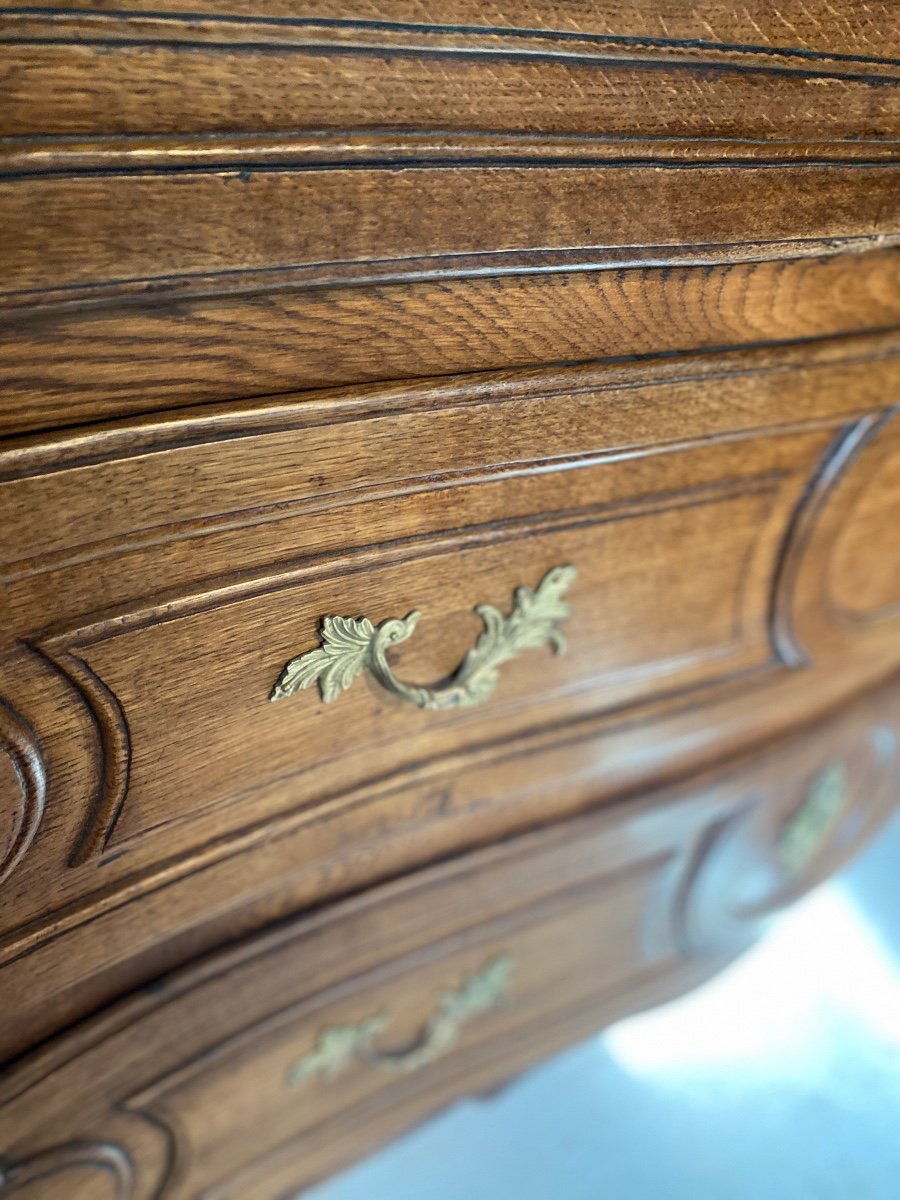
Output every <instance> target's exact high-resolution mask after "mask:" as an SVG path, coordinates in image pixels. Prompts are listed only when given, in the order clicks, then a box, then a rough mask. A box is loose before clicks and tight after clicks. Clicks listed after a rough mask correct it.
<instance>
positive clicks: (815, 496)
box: [772, 410, 895, 667]
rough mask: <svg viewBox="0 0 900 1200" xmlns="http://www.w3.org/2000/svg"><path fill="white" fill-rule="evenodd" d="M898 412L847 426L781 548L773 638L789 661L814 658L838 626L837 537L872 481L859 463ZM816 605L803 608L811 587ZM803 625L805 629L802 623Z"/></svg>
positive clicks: (802, 662)
mask: <svg viewBox="0 0 900 1200" xmlns="http://www.w3.org/2000/svg"><path fill="white" fill-rule="evenodd" d="M894 415H895V413H894V411H893V410H888V411H887V412H876V413H870V414H868V415H867V416H865V417H862V418H861V419H860V420H858V421H854V422H852V423H850V424H848V425H846V426H845V427H844V428H843V429H842V430H841V431H840V432H839V434H838V436H837V437H836V439H835V440H834V442H833V443H832V445H831V447H830V449H829V451H828V453H827V454H826V455H825V457H824V459H823V461H822V462H821V464H820V466H819V469H818V471H817V473H816V474H815V476H814V477H813V479H812V480H811V481H810V484H809V487H808V488H807V489H806V492H805V493H804V495H803V496H802V498H801V500H800V503H799V505H798V506H797V510H796V512H795V513H794V516H793V519H792V521H791V524H790V527H789V529H788V532H787V536H786V538H785V543H784V546H783V549H782V552H781V556H780V560H779V564H778V570H777V573H776V578H775V585H774V588H773V598H772V637H773V640H774V642H775V645H776V648H777V651H778V654H779V656H780V658H781V660H782V661H783V662H785V663H786V664H787V665H788V666H793V667H798V666H803V665H805V664H806V663H808V662H809V661H810V660H811V658H812V657H813V653H812V643H813V642H814V641H817V640H818V639H819V637H821V636H822V634H823V632H825V631H829V630H830V631H831V632H834V631H835V629H836V625H837V622H836V618H835V614H834V613H833V612H832V611H831V607H830V604H829V602H828V591H827V576H828V568H829V564H830V561H831V552H832V549H833V547H834V543H835V540H836V538H837V537H838V535H839V533H840V531H841V530H842V529H843V528H844V527H845V523H846V520H847V519H848V517H849V514H850V511H851V509H852V506H853V502H854V501H855V500H856V498H857V495H858V493H859V492H860V491H861V490H862V488H863V487H864V485H865V483H866V481H867V478H868V476H867V474H866V473H865V472H860V471H856V472H854V470H853V468H854V467H855V466H856V465H857V464H858V463H859V461H860V459H861V458H862V457H863V456H864V455H865V456H866V457H868V453H869V451H870V450H871V449H872V448H873V447H874V448H875V450H876V453H877V452H878V448H879V443H880V441H881V436H880V435H881V434H882V432H883V430H884V429H885V427H886V426H887V425H888V424H889V423H890V422H891V420H892V419H893V417H894ZM807 590H808V591H809V593H810V595H811V596H813V597H814V599H815V610H814V611H813V612H812V614H810V613H809V612H803V611H802V610H803V608H804V606H803V604H802V601H801V597H802V596H803V595H804V593H805V592H806V591H807ZM801 624H802V625H803V626H804V628H802V629H801V628H800V626H801Z"/></svg>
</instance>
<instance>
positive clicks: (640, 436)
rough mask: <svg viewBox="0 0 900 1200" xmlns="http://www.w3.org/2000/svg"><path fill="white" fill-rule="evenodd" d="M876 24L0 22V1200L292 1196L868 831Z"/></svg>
mask: <svg viewBox="0 0 900 1200" xmlns="http://www.w3.org/2000/svg"><path fill="white" fill-rule="evenodd" d="M893 15H894V14H893V10H892V7H891V6H890V5H886V4H883V3H879V2H873V3H871V4H868V5H865V6H863V5H857V4H851V3H850V2H849V0H831V3H828V4H826V3H824V2H820V0H804V2H803V3H800V0H797V2H796V3H794V2H793V0H786V3H785V4H782V5H779V6H778V7H776V6H773V5H772V4H770V3H767V2H765V0H749V3H747V4H744V5H741V6H739V9H738V10H733V9H731V8H728V7H727V6H725V5H723V4H719V3H718V2H715V3H712V2H711V3H699V2H694V0H691V3H688V2H687V0H684V2H676V3H674V4H665V5H663V4H662V3H661V2H660V0H636V2H635V3H630V4H625V3H624V2H622V3H619V2H618V0H607V2H606V3H601V4H599V5H597V4H592V5H584V4H575V3H568V2H565V0H559V2H555V3H553V4H550V3H547V2H546V0H509V2H508V3H506V4H503V5H501V6H500V7H499V8H498V7H497V6H496V5H493V6H488V7H487V8H486V7H485V6H484V5H479V4H476V3H474V0H439V2H438V3H436V4H433V5H431V6H429V11H428V14H427V20H425V19H424V15H423V11H422V7H421V5H416V4H410V3H408V2H407V0H400V2H399V3H397V4H392V5H387V4H385V3H383V2H382V0H357V2H355V3H352V4H350V5H346V4H341V5H335V4H334V3H333V2H332V0H311V3H310V4H308V5H306V6H304V7H302V8H301V7H300V6H299V5H297V4H295V3H294V2H293V0H279V2H278V3H276V4H270V5H266V6H259V5H253V4H251V3H250V0H233V2H232V3H229V4H228V5H227V6H223V5H222V4H220V3H215V4H213V3H206V2H205V0H198V4H196V5H194V6H193V8H191V10H190V11H189V12H188V11H186V10H184V9H183V8H182V7H180V6H179V5H177V4H176V3H174V0H171V2H170V0H159V2H156V0H154V2H153V3H151V2H150V0H147V3H143V2H141V0H130V2H128V3H126V4H125V7H124V9H123V7H122V4H121V3H116V4H113V3H111V2H110V3H106V2H105V0H90V2H88V0H85V2H84V3H77V2H76V3H73V4H72V5H70V6H69V7H68V8H65V9H62V8H59V7H58V6H50V5H46V4H37V5H32V6H30V7H28V8H22V7H18V8H13V7H11V6H5V7H0V72H2V73H3V74H4V77H5V78H6V81H7V84H8V87H7V88H6V91H5V93H4V96H3V99H2V100H0V224H2V227H3V230H4V233H5V235H6V236H5V238H4V241H3V248H2V250H0V265H2V268H3V271H2V275H0V604H2V613H3V618H2V621H0V1012H2V1013H3V1014H4V1020H3V1021H2V1022H0V1062H6V1063H7V1068H6V1069H5V1070H4V1071H3V1072H2V1076H0V1130H2V1143H0V1197H2V1200H6V1197H7V1196H9V1197H15V1200H73V1198H76V1197H77V1198H79V1200H162V1197H163V1196H165V1197H166V1198H167V1200H200V1197H201V1196H202V1197H207V1198H210V1200H211V1198H212V1197H213V1196H215V1197H219V1198H221V1200H224V1198H226V1197H233V1198H234V1200H247V1198H248V1197H252V1198H253V1200H257V1198H258V1200H266V1198H267V1197H271V1198H272V1200H275V1198H276V1197H284V1196H286V1195H290V1194H293V1193H294V1192H295V1191H296V1190H297V1189H298V1188H301V1187H303V1186H305V1185H306V1184H308V1183H310V1182H312V1181H313V1180H314V1179H316V1178H320V1177H322V1176H323V1175H327V1174H328V1173H329V1172H331V1171H333V1170H334V1169H336V1168H337V1167H338V1166H340V1165H342V1164H343V1163H345V1162H348V1161H350V1160H352V1159H353V1158H355V1157H358V1156H359V1155H360V1154H362V1153H364V1152H365V1151H367V1150H368V1149H370V1148H373V1147H374V1146H376V1145H378V1144H379V1143H380V1142H383V1141H384V1140H385V1139H387V1138H389V1137H391V1136H393V1135H395V1134H396V1133H397V1132H399V1131H400V1130H401V1129H403V1128H406V1127H407V1126H408V1125H409V1124H410V1123H412V1122H414V1121H416V1120H419V1119H421V1118H422V1117H423V1116H424V1115H426V1114H427V1113H429V1112H431V1111H434V1110H435V1109H436V1108H437V1107H440V1105H442V1104H445V1103H448V1102H450V1101H452V1100H455V1099H457V1098H459V1097H460V1096H462V1095H465V1094H466V1093H470V1092H472V1091H473V1090H475V1091H477V1090H480V1089H484V1088H488V1087H493V1086H496V1085H497V1084H498V1083H499V1082H501V1081H502V1080H503V1079H504V1078H506V1077H508V1076H509V1075H510V1074H512V1073H514V1072H516V1071H518V1070H520V1069H522V1068H523V1067H524V1066H526V1065H527V1064H528V1063H530V1062H533V1061H536V1060H537V1059H539V1058H540V1057H541V1056H543V1055H545V1054H547V1053H550V1052H551V1051H553V1050H555V1049H557V1048H559V1047H561V1046H563V1045H565V1044H566V1043H567V1042H568V1041H570V1040H572V1039H573V1038H576V1037H579V1036H583V1035H586V1034H588V1033H590V1032H591V1031H592V1030H595V1029H597V1028H599V1027H600V1026H602V1025H603V1024H605V1023H607V1022H609V1021H611V1020H614V1019H616V1018H617V1017H618V1016H620V1015H622V1014H625V1013H628V1012H633V1011H635V1010H636V1009H637V1008H640V1007H642V1006H645V1005H647V1004H651V1003H655V1002H658V1001H659V1000H661V999H663V998H665V997H668V996H671V995H675V994H677V993H678V992H679V991H683V990H684V989H685V988H687V987H689V986H692V985H693V984H695V983H696V982H698V981H699V980H701V979H703V978H706V977H708V976H709V975H710V974H711V973H712V972H713V971H714V970H716V969H717V968H718V967H719V966H721V965H722V964H723V963H724V962H726V961H727V960H728V959H729V958H730V957H732V956H733V955H734V954H736V953H737V952H738V951H739V950H740V949H742V948H743V947H744V946H745V945H747V944H748V943H749V942H750V941H751V940H752V939H753V938H754V937H755V936H757V934H758V932H759V930H760V928H761V925H762V922H763V919H764V918H765V917H766V916H767V915H768V914H769V913H770V912H771V911H773V910H774V909H776V908H779V907H781V906H782V905H784V904H787V903H790V902H791V901H792V900H793V899H794V898H795V897H796V896H798V895H800V894H801V893H802V892H803V891H804V890H806V889H807V888H808V887H811V886H813V885H815V884H816V883H817V882H818V881H819V880H821V879H823V878H825V877H826V876H827V875H828V874H829V873H830V872H831V871H833V870H834V869H835V868H836V867H837V865H838V864H839V863H840V862H841V861H843V860H844V859H845V858H846V857H847V856H848V855H849V854H851V853H853V852H854V851H855V849H856V848H857V846H858V845H860V844H861V842H862V841H863V840H864V838H865V837H867V836H868V835H869V834H870V833H871V832H873V831H874V830H875V829H876V828H877V827H878V825H879V823H880V822H881V821H882V820H883V819H884V818H885V816H886V815H887V814H888V812H889V811H890V810H891V807H892V806H893V805H894V804H895V803H896V800H897V789H896V780H897V777H898V771H900V764H898V753H900V752H898V746H900V683H898V682H897V681H898V679H900V675H898V672H900V574H898V571H900V551H898V544H897V537H896V524H897V521H896V514H897V512H898V506H900V440H898V438H900V425H898V420H900V418H898V416H897V412H896V408H897V396H898V394H900V391H898V389H900V187H898V181H897V175H898V171H900V152H898V151H900V107H898V105H900V101H898V96H900V91H898V88H900V40H898V39H900V31H898V27H897V23H896V21H895V20H893V19H892V17H893ZM561 567H566V568H572V569H573V570H572V571H569V572H567V573H566V575H565V579H566V582H567V589H566V593H565V605H566V607H565V608H559V609H554V610H553V619H552V621H550V620H549V618H548V620H545V621H543V623H542V622H541V620H540V619H539V618H540V613H539V612H538V611H537V610H536V609H535V608H534V607H533V606H534V605H535V604H538V602H536V601H535V600H534V590H535V589H537V588H538V585H539V583H540V581H541V580H543V579H545V578H546V577H547V575H548V572H551V571H552V569H554V568H561ZM553 578H555V576H551V579H553ZM517 589H518V590H517ZM542 596H543V593H542ZM530 605H531V606H532V608H531V609H530V610H529V606H530ZM538 607H539V604H538ZM551 607H552V605H551ZM413 610H415V611H417V612H418V613H419V614H420V615H419V618H418V623H417V625H416V628H415V632H414V633H413V635H412V636H410V637H408V638H405V639H402V640H398V641H396V642H394V643H393V644H392V645H391V647H390V648H389V649H387V650H386V651H385V657H384V659H383V660H382V659H381V658H378V657H376V655H375V651H374V650H371V649H370V647H371V644H372V643H371V641H370V640H369V633H368V631H374V628H375V627H376V626H381V625H382V623H383V622H384V621H386V620H387V619H390V618H406V617H407V616H408V614H410V613H411V612H412V611H413ZM511 613H515V614H516V618H515V621H513V622H512V623H511V624H510V625H509V626H508V627H507V625H506V624H505V622H506V620H507V619H508V617H509V615H510V614H511ZM529 613H530V615H529ZM329 617H341V618H344V619H345V620H344V621H343V623H342V624H330V625H326V624H325V621H326V618H329ZM517 621H520V622H521V624H516V622H517ZM529 622H531V623H529ZM329 631H330V633H329ZM529 631H531V632H529ZM557 632H563V633H564V634H565V638H566V644H567V648H566V653H565V654H553V653H551V645H550V643H551V642H553V640H554V636H555V634H556V633H557ZM501 634H502V636H501ZM323 639H324V640H323ZM380 645H381V643H380V642H379V646H380ZM323 646H324V647H325V648H327V649H328V651H329V653H331V651H332V650H334V649H335V648H337V651H339V652H340V653H339V654H338V656H337V658H335V660H334V662H332V660H331V659H329V663H328V670H329V671H330V674H329V676H328V678H329V679H331V680H332V681H333V682H335V687H334V688H333V689H328V688H326V689H324V691H320V690H318V689H317V688H315V687H311V688H309V689H305V690H303V689H301V690H298V691H297V692H296V694H293V695H290V696H288V697H286V698H282V699H279V700H278V702H277V703H273V702H272V700H271V697H272V695H273V689H274V688H275V685H276V682H277V681H278V680H279V679H280V678H281V677H282V672H283V671H284V668H285V665H286V664H287V663H288V662H289V661H291V660H296V659H298V658H301V659H304V656H306V655H309V654H313V653H315V652H316V651H317V648H321V647H323ZM492 648H493V650H496V653H494V654H493V657H492V653H493V650H492ZM379 653H380V651H379ZM365 655H369V657H368V658H365V661H364V657H365ZM487 660H490V663H491V664H492V665H493V668H495V669H496V671H495V674H494V673H492V672H488V671H487V669H486V668H485V671H484V675H483V678H482V677H479V679H480V683H481V685H482V686H481V687H479V688H478V689H476V691H477V699H479V700H480V701H481V703H480V704H479V706H478V707H468V706H466V705H465V704H458V705H448V706H445V707H441V706H440V705H437V706H432V707H429V706H428V705H425V706H423V705H421V704H418V702H417V703H409V700H410V698H412V699H415V698H416V697H420V698H421V697H422V696H442V697H445V698H446V697H451V698H456V699H458V700H466V699H471V698H472V695H473V694H474V693H470V692H468V691H466V690H465V689H458V690H455V691H454V690H453V689H452V687H449V685H448V680H451V679H453V678H455V677H454V672H456V671H457V669H458V668H460V664H461V663H462V664H464V666H463V668H462V669H463V674H464V676H465V671H466V670H468V669H469V668H471V667H472V665H473V664H474V663H475V662H476V661H477V662H484V661H487ZM304 661H308V660H305V659H304ZM315 661H316V663H317V666H318V667H319V668H321V670H320V672H319V673H320V677H322V678H324V674H323V673H324V670H325V665H324V659H322V660H320V659H317V660H315ZM335 664H336V665H335ZM465 664H468V666H465ZM351 677H352V680H353V682H352V686H348V687H346V688H344V687H343V686H342V687H338V686H337V685H338V684H341V685H344V684H349V683H350V681H351ZM465 677H466V678H468V677H467V676H465ZM398 679H399V680H401V681H403V686H400V685H396V683H395V682H394V681H396V680H398ZM386 683H387V684H389V685H390V686H386ZM392 689H393V690H392ZM417 689H418V690H417ZM337 692H340V694H339V695H338V696H337V698H336V699H335V698H334V695H333V693H337ZM396 692H399V693H400V694H399V695H397V694H395V693H396ZM331 701H333V702H331ZM13 1060H14V1062H15V1065H13ZM414 1068H415V1069H414Z"/></svg>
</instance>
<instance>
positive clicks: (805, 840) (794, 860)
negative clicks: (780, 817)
mask: <svg viewBox="0 0 900 1200" xmlns="http://www.w3.org/2000/svg"><path fill="white" fill-rule="evenodd" d="M846 795H847V777H846V772H845V770H844V767H843V765H842V764H841V763H839V762H832V763H829V764H828V765H827V766H826V767H824V768H823V769H822V770H821V771H820V772H819V774H818V775H817V776H816V777H815V779H814V780H813V781H812V783H811V784H810V785H809V789H808V790H807V793H806V796H805V797H804V800H803V803H802V804H801V805H800V807H799V808H798V809H797V811H796V812H795V813H793V815H792V816H790V817H789V818H788V820H787V821H786V822H785V823H784V825H783V826H782V827H781V830H780V831H779V834H778V839H777V841H776V845H775V852H776V855H777V858H778V861H779V862H780V864H781V866H782V868H783V870H784V872H785V874H787V875H788V876H790V877H791V878H792V879H799V878H800V876H802V875H804V874H805V873H806V871H807V870H808V869H809V867H810V866H811V864H812V862H813V860H814V859H815V858H816V856H817V855H818V853H819V851H820V850H821V849H822V847H823V846H824V845H825V844H826V842H827V841H828V839H829V837H830V836H831V833H832V832H833V830H834V827H835V825H836V823H837V819H838V817H839V816H840V815H841V810H842V809H843V807H844V801H845V799H846Z"/></svg>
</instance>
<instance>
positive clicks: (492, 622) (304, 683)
mask: <svg viewBox="0 0 900 1200" xmlns="http://www.w3.org/2000/svg"><path fill="white" fill-rule="evenodd" d="M576 575H577V571H576V569H575V567H571V566H563V567H553V569H552V570H550V571H548V572H547V574H546V575H545V576H544V578H543V579H542V580H541V582H540V583H539V584H538V586H537V588H536V589H535V590H534V591H532V590H531V588H529V587H524V586H523V587H519V588H516V593H515V601H514V603H513V607H512V611H511V612H510V614H509V616H504V615H503V613H501V612H500V610H499V609H498V608H495V607H494V605H492V604H479V605H477V606H476V608H475V612H476V613H477V614H478V615H479V617H481V619H482V621H484V632H483V633H482V634H481V635H480V636H479V638H478V641H477V642H476V643H475V645H474V647H473V648H472V649H471V650H469V652H468V653H467V654H466V656H465V658H464V659H463V660H462V662H461V663H460V665H459V666H458V667H457V669H456V670H455V671H454V672H453V674H452V675H451V676H450V678H449V679H447V680H445V681H444V682H442V683H439V684H436V685H434V686H433V687H424V686H420V685H418V684H411V683H404V682H403V680H402V679H398V678H397V676H396V675H395V674H394V672H393V671H392V670H391V667H390V664H389V663H388V660H387V652H388V650H389V649H390V648H391V647H392V646H396V645H397V644H398V643H399V642H405V641H406V639H407V638H408V637H409V636H410V635H411V634H412V632H413V630H414V629H415V627H416V624H417V622H418V620H419V615H420V614H419V613H417V612H411V613H410V614H409V615H408V616H406V617H391V618H389V619H388V620H386V621H382V622H381V624H380V625H377V626H376V625H373V624H372V622H371V621H370V620H369V619H368V618H367V617H325V619H324V620H323V622H322V632H321V638H320V644H319V646H318V647H317V648H316V649H315V650H310V651H308V652H307V653H306V654H301V655H300V656H299V657H298V658H292V659H291V661H290V662H289V663H288V664H287V666H286V667H285V668H284V670H283V671H282V673H281V676H280V678H279V680H278V682H277V683H276V684H275V687H274V689H273V690H272V694H271V696H270V697H269V699H270V700H283V699H285V698H286V697H287V696H293V695H294V693H295V692H299V691H301V690H302V689H304V688H308V687H311V686H312V684H314V683H316V682H317V683H318V685H319V692H320V694H321V696H322V699H323V700H324V701H325V703H326V704H329V703H331V701H332V700H336V699H337V698H338V696H339V695H340V694H341V692H343V691H345V690H346V689H347V688H348V687H349V686H350V684H351V683H353V681H354V679H356V677H357V676H358V675H359V674H360V673H361V672H362V671H363V670H368V671H369V673H370V674H371V675H372V676H374V678H375V679H377V680H378V682H379V683H380V684H381V686H382V687H384V688H386V689H387V690H388V691H389V692H391V693H392V694H393V695H395V696H399V698H400V699H401V700H408V701H409V703H410V704H415V705H416V707H417V708H428V709H446V708H464V707H471V706H472V705H475V704H483V703H484V701H485V700H487V699H488V697H489V696H490V695H491V694H492V692H493V691H494V688H495V687H496V684H497V672H498V669H499V667H500V666H501V665H502V664H503V663H505V662H507V661H508V660H509V659H511V658H515V656H516V655H517V654H519V653H520V652H521V651H522V650H529V649H535V648H537V647H540V646H543V645H545V644H546V643H549V644H550V645H551V646H552V647H553V649H554V650H555V651H557V652H560V651H562V650H563V649H564V648H565V639H564V637H563V635H562V633H561V632H560V630H559V629H558V628H557V623H558V622H560V621H564V620H565V619H566V617H568V615H569V611H570V609H569V605H568V604H567V603H566V602H565V601H564V599H563V595H564V593H565V592H566V589H567V588H568V587H569V585H570V584H571V583H572V581H573V580H574V579H575V576H576Z"/></svg>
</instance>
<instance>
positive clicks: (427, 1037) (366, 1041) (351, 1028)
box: [287, 954, 512, 1087]
mask: <svg viewBox="0 0 900 1200" xmlns="http://www.w3.org/2000/svg"><path fill="white" fill-rule="evenodd" d="M511 970H512V959H511V958H510V956H509V955H508V954H501V955H500V956H499V957H498V958H495V959H493V960H492V961H491V962H489V963H488V964H487V966H485V967H483V968H482V969H481V970H480V971H477V972H476V973H475V974H474V975H470V976H469V978H468V979H466V980H465V981H464V982H463V984H462V985H461V986H460V987H459V988H458V989H456V990H455V991H444V992H441V993H440V995H439V997H438V1007H437V1011H436V1012H435V1013H434V1015H433V1016H432V1017H431V1018H430V1019H429V1021H428V1022H427V1024H426V1025H425V1027H424V1029H423V1030H422V1032H421V1034H420V1035H419V1036H418V1037H417V1038H416V1040H415V1041H414V1042H413V1044H412V1045H411V1046H407V1047H405V1048H404V1049H402V1050H397V1051H386V1050H378V1049H377V1048H376V1047H375V1044H374V1043H375V1039H376V1038H377V1037H378V1036H379V1034H381V1033H383V1032H384V1030H386V1029H387V1028H388V1026H389V1025H390V1017H389V1016H384V1015H379V1016H375V1017H367V1018H366V1019H365V1020H363V1021H360V1022H359V1023H358V1024H356V1025H339V1026H333V1027H332V1028H330V1029H326V1030H324V1031H323V1032H322V1033H321V1034H320V1035H319V1038H318V1040H317V1042H316V1044H315V1046H314V1047H313V1049H312V1050H311V1051H310V1052H309V1054H306V1055H304V1056H303V1058H301V1059H299V1060H298V1061H297V1062H296V1063H294V1065H293V1066H292V1067H291V1069H290V1070H289V1071H288V1077H287V1081H288V1084H289V1085H290V1086H291V1087H297V1086H298V1085H299V1084H301V1083H303V1082H304V1081H305V1080H307V1079H310V1078H312V1077H313V1076H316V1075H321V1076H323V1077H324V1078H325V1079H335V1078H336V1077H337V1076H338V1075H339V1074H340V1073H341V1072H342V1071H343V1070H344V1069H345V1068H346V1067H348V1066H349V1065H350V1063H351V1062H352V1061H353V1060H354V1059H356V1060H358V1061H362V1062H367V1063H371V1064H372V1066H375V1067H380V1068H381V1069H382V1070H385V1071H391V1072H393V1073H395V1074H409V1073H410V1072H412V1071H418V1070H419V1068H420V1067H424V1066H426V1065H427V1064H428V1063H432V1062H434V1061H435V1060H436V1059H438V1058H440V1057H441V1056H442V1055H443V1054H446V1053H447V1051H448V1050H449V1049H450V1048H451V1047H452V1046H453V1045H454V1044H455V1042H456V1041H457V1040H458V1038H459V1036H460V1033H461V1032H462V1028H463V1026H464V1025H465V1024H466V1022H467V1021H469V1020H471V1018H472V1017H475V1016H477V1015H478V1014H479V1013H483V1012H488V1011H489V1010H490V1009H492V1008H498V1007H500V1006H501V1005H503V1004H505V1003H506V1002H507V999H508V995H507V993H508V988H509V976H510V972H511Z"/></svg>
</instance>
